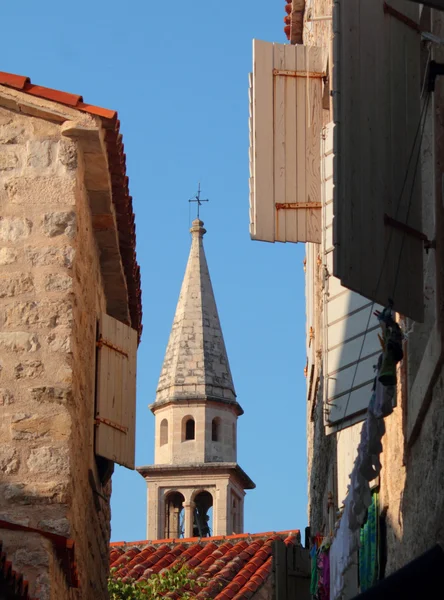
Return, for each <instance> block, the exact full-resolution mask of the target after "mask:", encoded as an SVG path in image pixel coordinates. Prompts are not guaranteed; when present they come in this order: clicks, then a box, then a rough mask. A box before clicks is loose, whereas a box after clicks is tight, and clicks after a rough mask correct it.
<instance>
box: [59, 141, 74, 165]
mask: <svg viewBox="0 0 444 600" xmlns="http://www.w3.org/2000/svg"><path fill="white" fill-rule="evenodd" d="M59 161H60V162H61V163H62V165H63V166H64V167H66V168H67V169H68V170H74V169H76V168H77V146H76V143H75V142H73V141H72V140H62V141H61V142H60V144H59Z"/></svg>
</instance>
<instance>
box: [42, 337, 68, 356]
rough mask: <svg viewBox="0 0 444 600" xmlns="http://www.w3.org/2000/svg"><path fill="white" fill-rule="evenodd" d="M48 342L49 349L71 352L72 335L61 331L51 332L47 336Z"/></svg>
mask: <svg viewBox="0 0 444 600" xmlns="http://www.w3.org/2000/svg"><path fill="white" fill-rule="evenodd" d="M46 343H47V345H48V350H50V351H51V352H65V353H67V354H68V353H70V352H71V336H70V335H68V334H66V335H64V334H61V333H51V334H50V335H48V337H47V338H46Z"/></svg>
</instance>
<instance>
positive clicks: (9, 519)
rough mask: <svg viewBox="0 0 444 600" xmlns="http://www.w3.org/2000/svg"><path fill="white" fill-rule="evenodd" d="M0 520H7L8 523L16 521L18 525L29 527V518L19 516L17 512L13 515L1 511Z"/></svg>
mask: <svg viewBox="0 0 444 600" xmlns="http://www.w3.org/2000/svg"><path fill="white" fill-rule="evenodd" d="M0 521H7V522H8V523H16V524H17V525H24V526H25V527H29V519H24V518H20V517H17V516H16V515H15V514H14V516H11V515H10V514H9V513H0Z"/></svg>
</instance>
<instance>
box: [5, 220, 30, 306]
mask: <svg viewBox="0 0 444 600" xmlns="http://www.w3.org/2000/svg"><path fill="white" fill-rule="evenodd" d="M0 222H1V221H0ZM33 290H34V280H33V278H32V276H31V275H30V274H29V273H19V274H17V273H11V274H9V275H3V276H0V298H11V297H13V296H19V295H20V294H25V293H26V292H32V291H33Z"/></svg>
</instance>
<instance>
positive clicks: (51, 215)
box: [0, 73, 141, 600]
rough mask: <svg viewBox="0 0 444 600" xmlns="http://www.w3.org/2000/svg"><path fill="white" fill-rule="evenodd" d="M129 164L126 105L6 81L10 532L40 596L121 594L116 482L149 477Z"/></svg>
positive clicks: (2, 85) (1, 301) (5, 519)
mask: <svg viewBox="0 0 444 600" xmlns="http://www.w3.org/2000/svg"><path fill="white" fill-rule="evenodd" d="M124 159H125V155H124V153H123V145H122V142H121V134H120V133H119V122H118V120H117V114H116V113H115V112H114V111H110V110H107V109H103V108H100V107H95V106H92V105H88V104H85V103H84V102H83V100H82V98H81V97H80V96H77V95H75V94H67V93H65V92H59V91H57V90H52V89H48V88H44V87H41V86H37V85H34V84H32V83H31V81H30V80H29V78H26V77H21V76H17V75H12V74H7V73H0V206H1V217H0V264H1V274H0V305H1V314H2V317H1V321H0V364H1V368H0V372H1V383H0V385H1V389H0V413H1V419H0V440H1V444H0V530H1V531H0V534H1V540H2V551H3V552H4V553H6V554H7V556H8V559H9V560H10V561H11V562H12V564H13V567H14V569H18V571H20V572H21V573H22V574H23V577H24V578H25V579H26V580H28V581H29V594H30V596H31V597H36V598H39V600H50V599H51V600H53V599H54V600H55V599H57V600H59V599H62V598H67V599H68V598H78V597H82V598H84V599H85V600H87V599H90V600H93V599H94V600H97V598H105V597H106V595H107V577H108V571H109V562H108V544H109V536H110V506H109V499H110V494H111V480H110V478H111V474H112V471H113V465H114V463H115V462H118V463H120V464H125V465H126V466H128V467H132V468H134V417H135V367H136V350H137V344H138V338H139V336H140V334H141V299H140V277H139V270H138V266H137V262H136V255H135V230H134V215H133V213H132V203H131V197H130V196H129V193H128V182H127V178H126V176H125V166H124V165H125V160H124ZM111 387H112V389H111ZM8 597H9V596H8Z"/></svg>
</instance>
